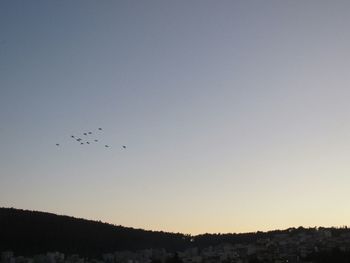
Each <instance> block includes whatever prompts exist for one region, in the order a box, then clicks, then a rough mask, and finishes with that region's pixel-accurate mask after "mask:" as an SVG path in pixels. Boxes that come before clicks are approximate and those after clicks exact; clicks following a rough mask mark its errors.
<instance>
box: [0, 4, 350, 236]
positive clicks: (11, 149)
mask: <svg viewBox="0 0 350 263" xmlns="http://www.w3.org/2000/svg"><path fill="white" fill-rule="evenodd" d="M349 11H350V2H349V1H316V0H310V1H292V0H291V1H287V0H286V1H279V0H278V1H277V0H276V1H245V0H244V1H225V0H222V1H212V0H210V1H205V0H200V1H194V0H193V1H185V0H182V1H180V0H179V1H163V0H162V1H161V0H159V1H97V0H95V1H90V0H81V1H77V0H76V1H70V0H69V1H68V0H63V1H47V0H42V1H39V0H35V1H25V0H23V1H17V0H11V1H10V0H3V1H1V2H0V135H1V136H0V206H3V207H16V208H22V209H31V210H40V211H49V212H54V213H58V214H66V215H71V216H76V217H83V218H89V219H95V220H102V221H105V222H110V223H114V224H118V225H119V224H120V225H125V226H131V227H138V228H145V229H152V230H164V231H173V232H184V233H191V234H197V233H204V232H210V233H211V232H246V231H257V230H269V229H282V228H288V227H292V226H301V225H302V226H341V225H346V224H347V223H348V222H349V221H350V208H349V205H348V202H349V200H350V191H349V185H350V102H349V101H350V89H349V87H350V86H349V84H350V74H349V70H350V49H349V47H350V30H349V28H350V16H349ZM97 127H103V129H104V131H103V136H101V139H102V141H103V142H102V143H108V144H110V145H111V146H112V148H110V149H106V148H104V147H103V146H101V145H90V146H87V145H84V146H80V145H77V144H75V143H73V142H72V141H71V139H70V138H69V136H70V135H71V134H79V133H80V134H81V132H84V131H89V130H93V131H94V130H96V129H97ZM56 143H60V144H61V145H60V147H56V146H55V144H56ZM122 144H126V145H127V146H128V148H127V150H126V151H122V150H121V149H120V145H122Z"/></svg>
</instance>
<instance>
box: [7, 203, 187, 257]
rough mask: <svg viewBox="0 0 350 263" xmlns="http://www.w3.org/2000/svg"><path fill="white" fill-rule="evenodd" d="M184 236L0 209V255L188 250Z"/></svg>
mask: <svg viewBox="0 0 350 263" xmlns="http://www.w3.org/2000/svg"><path fill="white" fill-rule="evenodd" d="M189 242H190V240H189V238H188V236H185V235H183V234H175V233H166V232H156V231H146V230H142V229H134V228H128V227H122V226H116V225H112V224H107V223H102V222H100V221H92V220H85V219H79V218H74V217H70V216H61V215H56V214H52V213H46V212H37V211H29V210H20V209H14V208H0V251H5V250H12V251H14V252H15V253H18V254H21V255H34V254H38V253H44V252H46V251H61V252H64V253H68V254H74V253H78V254H80V255H84V256H99V255H101V254H102V253H105V252H110V251H117V250H138V249H144V248H150V247H151V248H166V249H169V250H174V249H175V250H181V249H183V248H185V247H186V246H188V243H189Z"/></svg>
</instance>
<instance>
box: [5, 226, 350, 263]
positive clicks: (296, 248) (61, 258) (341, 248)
mask: <svg viewBox="0 0 350 263" xmlns="http://www.w3.org/2000/svg"><path fill="white" fill-rule="evenodd" d="M331 251H337V252H338V253H340V254H344V255H349V252H350V232H349V231H344V232H342V233H340V234H337V235H334V234H332V231H331V229H328V228H318V229H317V228H315V229H314V231H301V232H298V233H295V231H290V232H289V231H288V230H287V231H284V232H282V233H280V234H276V235H274V236H273V237H272V238H260V239H256V241H255V242H252V243H245V244H243V243H236V244H230V243H223V244H219V245H216V246H209V247H205V248H198V247H192V248H189V249H187V250H185V251H178V252H175V253H174V252H168V251H166V250H165V249H152V248H150V249H143V250H139V251H116V252H114V253H106V254H103V255H102V256H101V257H100V258H99V259H89V258H84V257H81V256H79V255H65V254H63V253H60V252H47V253H45V254H40V255H35V256H32V257H24V256H20V255H15V254H14V252H12V251H3V252H2V253H1V263H167V262H183V263H217V262H219V263H220V262H222V263H250V262H252V263H253V262H273V263H282V262H288V263H296V262H308V263H312V262H317V261H314V260H313V259H314V258H315V257H317V255H321V254H322V253H327V252H331ZM334 262H336V261H334Z"/></svg>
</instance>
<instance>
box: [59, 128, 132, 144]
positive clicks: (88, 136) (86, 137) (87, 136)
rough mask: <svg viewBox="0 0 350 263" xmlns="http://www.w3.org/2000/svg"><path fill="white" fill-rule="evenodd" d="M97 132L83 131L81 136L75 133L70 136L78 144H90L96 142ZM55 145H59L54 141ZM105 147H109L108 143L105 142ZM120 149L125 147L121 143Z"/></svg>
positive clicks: (99, 130) (99, 129) (100, 129)
mask: <svg viewBox="0 0 350 263" xmlns="http://www.w3.org/2000/svg"><path fill="white" fill-rule="evenodd" d="M97 131H98V132H101V131H102V128H98V129H97ZM96 134H97V133H95V132H94V133H93V132H91V131H89V132H83V133H82V135H83V136H81V137H80V136H76V135H71V136H70V137H71V138H72V139H73V140H75V141H76V142H77V143H79V144H80V145H83V144H92V143H98V142H99V140H98V139H97V138H96V136H95V135H96ZM92 136H94V138H92ZM56 146H60V144H59V143H56ZM104 147H105V148H110V147H111V146H110V145H108V144H105V145H104ZM121 147H122V149H126V145H122V146H121Z"/></svg>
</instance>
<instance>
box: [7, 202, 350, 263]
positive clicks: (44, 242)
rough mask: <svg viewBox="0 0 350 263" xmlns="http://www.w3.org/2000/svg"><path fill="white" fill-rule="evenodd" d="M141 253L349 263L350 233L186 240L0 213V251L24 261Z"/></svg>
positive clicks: (303, 231)
mask: <svg viewBox="0 0 350 263" xmlns="http://www.w3.org/2000/svg"><path fill="white" fill-rule="evenodd" d="M142 249H163V250H164V249H165V250H166V251H169V252H171V253H174V252H179V251H180V254H179V255H181V257H182V258H186V257H189V258H192V259H193V258H195V257H197V259H198V257H201V258H202V259H203V260H202V261H201V262H226V260H220V261H219V260H218V258H222V257H223V256H224V258H225V257H226V259H228V258H231V259H233V258H236V259H237V260H238V259H242V260H243V259H244V260H245V259H250V260H249V261H237V262H275V261H273V259H282V258H283V259H284V260H288V262H339V263H340V262H347V263H348V262H350V230H349V229H348V228H347V227H341V228H323V227H319V228H316V227H315V228H303V227H299V228H289V229H286V230H274V231H269V232H260V231H258V232H254V233H243V234H203V235H198V236H190V235H185V234H181V233H168V232H161V231H146V230H143V229H134V228H128V227H123V226H116V225H112V224H107V223H102V222H100V221H92V220H85V219H79V218H74V217H69V216H60V215H55V214H52V213H45V212H37V211H28V210H20V209H14V208H0V251H7V250H9V251H13V252H15V254H17V255H23V256H33V255H36V254H41V253H44V254H45V253H46V252H48V251H59V252H63V253H65V254H67V255H72V254H79V255H81V256H83V257H90V258H93V257H96V258H100V257H101V256H102V255H103V254H104V253H110V252H112V253H113V252H116V251H121V252H120V253H121V255H124V254H123V253H124V252H122V251H126V250H128V251H140V250H142ZM181 251H187V252H181ZM193 251H196V253H194V252H193ZM137 253H138V252H136V254H137ZM193 253H194V254H193ZM114 255H115V256H116V255H119V254H114ZM213 257H214V258H216V259H215V260H214V259H213ZM205 258H207V259H208V260H209V259H210V258H211V259H213V260H214V261H210V260H209V261H207V260H204V259H205ZM258 258H260V261H259V260H257V259H258ZM192 259H191V260H192ZM301 259H303V260H301ZM334 259H337V260H336V261H334ZM266 260H267V261H266ZM304 260H305V261H304ZM186 262H187V261H186ZM191 262H192V261H191ZM227 262H236V261H232V260H231V261H227ZM278 262H287V261H278Z"/></svg>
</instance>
